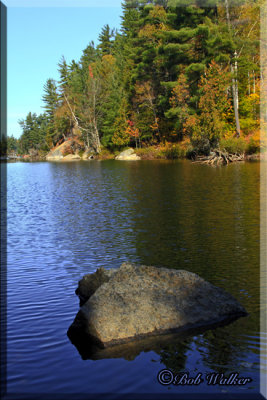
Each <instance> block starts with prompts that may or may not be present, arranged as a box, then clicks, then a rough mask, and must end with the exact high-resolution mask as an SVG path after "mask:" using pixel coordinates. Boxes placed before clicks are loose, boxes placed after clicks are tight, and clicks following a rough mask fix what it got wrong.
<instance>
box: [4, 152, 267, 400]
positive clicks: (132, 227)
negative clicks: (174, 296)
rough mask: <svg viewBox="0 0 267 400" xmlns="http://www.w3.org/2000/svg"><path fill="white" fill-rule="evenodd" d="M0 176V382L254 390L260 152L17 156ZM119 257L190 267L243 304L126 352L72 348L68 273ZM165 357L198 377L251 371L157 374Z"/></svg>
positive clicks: (56, 387)
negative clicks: (0, 341)
mask: <svg viewBox="0 0 267 400" xmlns="http://www.w3.org/2000/svg"><path fill="white" fill-rule="evenodd" d="M7 176H8V178H7V183H8V191H7V195H8V214H7V220H8V224H7V229H8V237H7V240H8V248H7V249H8V257H7V263H8V274H7V290H8V296H7V307H8V308H7V311H8V327H7V337H8V342H7V390H8V393H13V394H14V396H15V394H22V395H23V394H25V393H27V394H28V396H30V394H32V395H33V394H35V396H36V394H42V393H46V394H47V393H50V394H58V395H60V394H69V395H70V396H72V395H73V394H76V395H77V394H81V396H82V394H88V396H87V397H88V398H89V394H91V396H92V398H93V397H94V396H95V394H97V393H98V394H100V393H102V394H104V395H103V397H104V398H105V397H107V395H108V394H110V395H109V397H110V398H116V395H118V394H126V393H132V394H135V396H136V397H138V398H146V396H147V397H148V395H149V394H150V395H151V396H152V395H153V396H152V397H151V398H157V396H156V395H157V394H158V396H159V398H169V397H170V398H178V394H181V393H182V394H191V393H195V394H201V393H203V394H205V393H211V394H212V395H214V394H215V393H216V394H220V393H222V395H226V394H228V393H234V394H237V393H239V394H241V395H246V396H248V394H251V395H254V394H256V393H258V392H259V379H260V375H259V368H260V333H259V332H260V318H259V312H260V284H261V283H260V246H259V244H260V229H259V226H260V199H259V197H260V190H259V188H260V163H259V162H251V163H244V162H241V163H235V164H231V165H228V166H225V167H217V168H212V167H210V166H207V165H201V164H194V163H191V162H190V161H187V160H184V161H163V160H162V161H139V162H119V161H114V160H109V161H91V162H72V163H48V162H37V163H23V162H16V163H9V164H8V165H7ZM125 261H131V262H135V263H140V264H145V265H155V266H162V267H169V268H177V269H186V270H189V271H192V272H195V273H197V274H199V275H200V276H201V277H203V278H204V279H206V280H208V281H209V282H211V283H213V284H214V285H217V286H220V287H222V288H224V289H225V290H227V291H228V292H230V293H231V294H232V295H233V296H234V297H235V298H236V299H237V300H238V301H239V302H240V303H241V304H242V305H243V306H244V307H245V308H246V310H247V311H248V313H249V315H248V316H247V317H244V318H240V319H238V320H236V321H235V322H233V323H232V324H229V325H227V326H222V327H217V328H216V329H211V330H207V331H205V332H202V333H194V332H193V333H192V332H191V333H190V335H187V336H184V337H182V338H181V339H180V340H178V341H173V342H172V341H170V342H168V343H167V344H166V345H164V346H162V348H158V349H156V350H155V349H154V350H153V349H152V350H146V351H143V352H141V353H140V354H139V355H137V356H136V357H132V358H131V357H129V359H125V358H123V357H117V358H109V359H102V360H91V359H83V358H82V356H81V355H80V354H79V352H78V351H77V349H76V347H75V346H74V345H73V344H72V343H71V342H70V340H69V339H68V337H67V330H68V328H69V326H70V324H71V323H72V321H73V319H74V317H75V315H76V313H77V311H78V308H79V299H78V298H77V296H76V295H75V289H76V287H77V284H78V280H79V279H81V277H82V276H83V275H84V274H86V273H90V272H94V271H96V269H97V268H98V267H101V266H103V267H105V268H117V267H119V266H120V265H121V264H122V263H123V262H125ZM265 335H266V334H265ZM265 337H266V336H265ZM172 368H173V369H175V371H179V372H182V371H188V372H189V374H190V376H196V375H197V374H198V373H202V374H203V377H204V376H205V374H208V373H211V372H216V373H223V374H225V375H229V374H230V373H232V372H238V373H239V374H240V376H245V377H250V378H252V382H251V383H249V384H247V385H245V386H219V385H214V386H212V385H211V386H207V384H206V383H205V382H204V383H202V384H201V385H198V386H192V385H191V386H185V385H179V386H177V385H166V386H163V385H161V384H160V383H159V382H158V380H157V375H158V372H159V371H160V370H162V369H172ZM265 372H266V371H265ZM112 396H113V397H112ZM114 396H115V397H114ZM125 396H126V395H125ZM35 398H36V397H35ZM71 398H74V397H71ZM94 398H95V397H94ZM125 398H126V397H125ZM128 398H129V397H128ZM227 398H231V397H227ZM247 398H248V397H247Z"/></svg>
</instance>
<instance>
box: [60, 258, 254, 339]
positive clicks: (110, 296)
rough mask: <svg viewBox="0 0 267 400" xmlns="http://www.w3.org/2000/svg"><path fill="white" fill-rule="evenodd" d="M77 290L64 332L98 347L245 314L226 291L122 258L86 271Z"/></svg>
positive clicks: (198, 279) (188, 275)
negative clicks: (109, 267) (76, 305)
mask: <svg viewBox="0 0 267 400" xmlns="http://www.w3.org/2000/svg"><path fill="white" fill-rule="evenodd" d="M76 293H77V294H79V295H80V298H82V299H83V302H82V304H83V305H82V307H81V308H80V311H79V312H78V314H77V316H76V318H75V320H74V322H73V323H72V325H71V326H70V328H69V331H68V334H69V336H70V337H71V336H73V335H77V334H79V332H82V333H83V334H84V333H85V334H86V335H87V336H88V340H89V341H92V342H94V343H96V344H97V345H99V346H101V347H108V346H110V345H114V344H118V343H125V342H127V341H130V340H133V339H138V338H139V339H140V338H143V337H145V336H147V335H159V334H162V333H172V332H179V331H181V330H185V329H192V328H198V327H203V326H205V325H211V324H214V323H220V322H222V321H224V320H227V319H229V318H233V317H236V318H238V317H240V316H244V315H246V310H245V309H244V308H243V307H242V306H241V305H240V304H239V303H238V302H237V301H236V300H235V299H234V298H233V297H232V296H231V295H230V294H228V293H226V292H225V291H224V290H223V289H220V288H218V287H216V286H214V285H212V284H211V283H209V282H206V281H205V280H204V279H202V278H201V277H199V276H198V275H196V274H194V273H192V272H188V271H184V270H175V269H167V268H157V267H149V266H144V265H141V266H138V265H134V264H129V263H124V264H122V265H121V267H120V268H119V269H117V270H114V271H112V272H111V271H106V270H104V269H101V270H98V271H96V272H95V273H94V274H91V275H87V276H86V277H84V278H83V279H82V280H81V281H80V283H79V288H78V289H77V291H76Z"/></svg>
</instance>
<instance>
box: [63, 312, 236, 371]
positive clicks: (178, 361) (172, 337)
mask: <svg viewBox="0 0 267 400" xmlns="http://www.w3.org/2000/svg"><path fill="white" fill-rule="evenodd" d="M236 319H238V317H231V318H228V319H227V320H224V321H223V322H220V323H214V324H209V325H206V326H205V327H201V328H194V329H186V330H183V331H179V332H176V333H171V334H162V335H155V336H154V335H153V336H147V337H144V338H141V339H138V340H135V341H130V342H128V343H123V344H118V345H114V346H110V347H107V348H101V347H99V346H98V345H97V344H96V343H95V342H94V340H93V339H92V338H91V337H90V336H88V335H87V334H86V333H84V332H83V331H81V332H79V333H77V332H73V331H72V330H68V332H67V335H68V337H69V339H70V341H71V343H72V344H73V345H74V346H75V347H76V349H77V350H78V352H79V354H80V356H81V358H82V359H83V360H88V359H90V360H103V359H107V358H123V359H125V360H127V361H133V360H134V359H135V358H136V357H137V356H138V355H139V354H140V353H142V352H149V351H154V352H155V353H156V354H158V355H160V359H161V362H162V363H163V364H164V365H165V366H166V368H169V369H172V370H174V371H180V370H181V369H184V368H185V365H186V360H187V354H186V353H187V352H188V349H189V348H190V344H191V342H192V341H193V340H194V339H193V338H194V337H195V336H197V335H201V334H202V333H204V332H206V331H207V330H209V329H216V328H218V327H222V326H225V325H229V324H230V323H231V322H233V321H235V320H236Z"/></svg>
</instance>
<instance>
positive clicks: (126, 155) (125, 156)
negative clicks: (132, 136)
mask: <svg viewBox="0 0 267 400" xmlns="http://www.w3.org/2000/svg"><path fill="white" fill-rule="evenodd" d="M115 160H122V161H124V160H126V161H130V160H141V158H140V157H139V156H137V155H136V154H135V152H134V150H133V149H127V150H124V151H122V152H121V153H120V154H119V155H118V156H117V157H115Z"/></svg>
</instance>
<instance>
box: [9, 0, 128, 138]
mask: <svg viewBox="0 0 267 400" xmlns="http://www.w3.org/2000/svg"><path fill="white" fill-rule="evenodd" d="M3 3H4V4H5V5H6V6H7V24H8V27H7V53H8V56H7V74H8V77H7V94H8V95H7V107H8V115H7V124H8V128H7V133H8V135H9V136H11V135H14V136H15V137H19V136H20V135H21V128H20V126H19V124H18V120H19V119H21V118H25V117H26V115H27V114H28V112H29V111H31V112H35V113H37V114H40V113H43V112H44V109H43V108H42V105H43V103H42V100H41V99H42V95H43V86H44V84H45V82H46V80H47V79H48V78H53V79H55V80H57V79H58V78H59V75H58V71H57V68H58V66H57V64H58V62H59V60H60V58H61V56H62V55H64V56H65V59H66V61H67V62H68V63H69V62H71V60H72V59H74V60H75V61H78V60H79V58H80V57H81V55H82V50H84V49H85V48H86V46H87V45H88V44H89V42H90V41H91V40H93V41H94V42H95V43H96V44H97V43H98V40H97V39H98V35H99V33H100V31H101V28H102V27H103V26H104V25H105V24H109V26H110V27H111V28H117V29H119V28H120V21H121V18H120V16H121V15H122V11H121V6H120V3H121V1H120V0H98V1H96V0H53V1H50V0H3ZM74 4H75V7H73V6H74ZM45 5H47V6H46V7H44V6H45Z"/></svg>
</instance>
